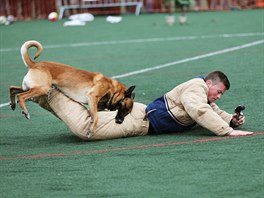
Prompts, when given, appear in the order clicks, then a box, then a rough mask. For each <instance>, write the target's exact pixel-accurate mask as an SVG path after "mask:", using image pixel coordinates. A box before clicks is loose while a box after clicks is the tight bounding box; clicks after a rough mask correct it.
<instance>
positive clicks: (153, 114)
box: [146, 71, 248, 135]
mask: <svg viewBox="0 0 264 198" xmlns="http://www.w3.org/2000/svg"><path fill="white" fill-rule="evenodd" d="M229 88H230V83H229V80H228V78H227V77H226V75H225V74H224V73H222V72H220V71H214V72H211V73H210V74H208V75H207V76H206V77H205V78H203V77H197V78H194V79H192V80H189V81H187V82H185V83H182V84H180V85H178V86H176V87H175V88H174V89H172V90H171V91H169V92H168V93H166V94H165V95H164V96H162V97H160V98H158V99H156V100H154V101H153V102H151V103H150V104H149V105H148V106H147V109H146V112H147V115H148V119H149V121H150V128H152V129H151V132H152V133H157V134H160V133H165V132H166V133H167V132H177V131H184V130H190V129H191V128H192V127H193V126H195V125H196V124H197V123H198V124H199V125H201V126H202V127H204V128H206V129H208V130H210V131H212V132H213V133H215V134H216V135H244V134H248V133H247V132H243V131H238V130H234V129H233V128H232V127H239V126H241V125H242V124H243V123H244V122H245V117H244V116H240V117H239V118H237V115H232V114H228V113H226V112H225V111H223V110H221V109H219V107H218V106H217V105H216V104H215V103H214V101H216V100H218V99H220V98H221V97H222V95H223V94H224V93H225V91H226V90H228V89H229ZM231 126H232V127H231Z"/></svg>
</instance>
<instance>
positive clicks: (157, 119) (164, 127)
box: [146, 96, 196, 134]
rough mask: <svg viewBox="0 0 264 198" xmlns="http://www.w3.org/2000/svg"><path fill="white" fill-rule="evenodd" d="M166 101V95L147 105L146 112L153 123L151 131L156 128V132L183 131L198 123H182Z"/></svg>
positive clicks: (151, 123)
mask: <svg viewBox="0 0 264 198" xmlns="http://www.w3.org/2000/svg"><path fill="white" fill-rule="evenodd" d="M166 102H167V101H166V98H165V96H162V97H160V98H158V99H156V100H154V101H153V102H151V103H150V104H149V105H148V106H147V108H146V113H147V115H148V120H149V122H150V125H151V126H150V133H153V131H151V130H154V133H156V134H162V133H172V132H181V131H186V130H189V129H191V128H192V127H193V126H195V125H196V122H195V123H194V124H192V125H188V126H184V125H182V124H181V123H180V121H178V120H177V119H176V118H175V117H174V116H173V114H172V113H171V112H170V110H169V109H168V108H167V105H166Z"/></svg>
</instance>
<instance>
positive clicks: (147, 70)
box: [0, 40, 264, 107]
mask: <svg viewBox="0 0 264 198" xmlns="http://www.w3.org/2000/svg"><path fill="white" fill-rule="evenodd" d="M260 44H264V40H258V41H255V42H251V43H247V44H244V45H239V46H235V47H231V48H226V49H223V50H219V51H215V52H210V53H207V54H203V55H199V56H194V57H190V58H186V59H182V60H178V61H174V62H170V63H166V64H163V65H157V66H153V67H148V68H145V69H141V70H136V71H133V72H128V73H125V74H120V75H116V76H112V77H111V78H115V79H116V78H124V77H128V76H133V75H137V74H142V73H145V72H149V71H153V70H158V69H162V68H166V67H171V66H174V65H178V64H181V63H186V62H191V61H194V60H199V59H203V58H208V57H212V56H216V55H220V54H224V53H228V52H232V51H236V50H241V49H244V48H248V47H252V46H256V45H260ZM8 105H9V103H4V104H0V107H4V106H8Z"/></svg>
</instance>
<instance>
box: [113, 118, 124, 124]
mask: <svg viewBox="0 0 264 198" xmlns="http://www.w3.org/2000/svg"><path fill="white" fill-rule="evenodd" d="M123 121H124V118H115V122H116V123H117V124H122V122H123Z"/></svg>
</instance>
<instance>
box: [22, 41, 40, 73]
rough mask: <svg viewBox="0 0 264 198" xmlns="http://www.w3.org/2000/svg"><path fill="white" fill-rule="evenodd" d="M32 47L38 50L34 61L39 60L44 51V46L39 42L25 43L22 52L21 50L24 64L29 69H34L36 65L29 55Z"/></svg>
mask: <svg viewBox="0 0 264 198" xmlns="http://www.w3.org/2000/svg"><path fill="white" fill-rule="evenodd" d="M31 47H35V48H37V52H36V54H35V56H34V60H35V59H36V58H38V57H39V56H40V54H41V53H42V51H43V47H42V45H41V44H40V43H39V42H38V41H33V40H31V41H27V42H25V43H24V44H23V45H22V47H21V50H20V52H21V56H22V59H23V61H24V64H25V65H26V66H27V67H29V68H30V67H32V66H33V65H34V64H35V62H33V61H32V60H31V58H30V56H29V54H28V49H29V48H31Z"/></svg>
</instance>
